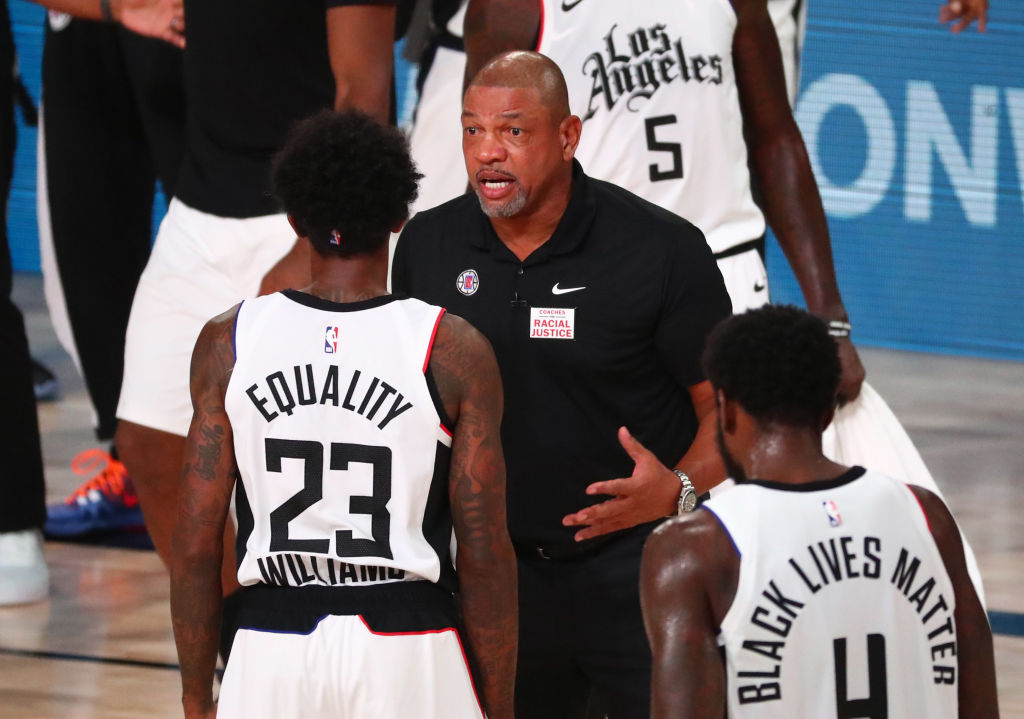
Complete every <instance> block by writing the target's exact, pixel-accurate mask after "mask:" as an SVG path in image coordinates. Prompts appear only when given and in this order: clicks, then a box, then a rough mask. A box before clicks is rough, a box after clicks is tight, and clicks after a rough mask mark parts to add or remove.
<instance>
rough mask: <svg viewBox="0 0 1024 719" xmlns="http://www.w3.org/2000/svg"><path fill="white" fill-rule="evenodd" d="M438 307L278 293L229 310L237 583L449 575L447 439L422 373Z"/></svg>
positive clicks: (328, 583)
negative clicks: (232, 355) (233, 317)
mask: <svg viewBox="0 0 1024 719" xmlns="http://www.w3.org/2000/svg"><path fill="white" fill-rule="evenodd" d="M443 314H444V310H443V309H441V308H439V307H434V306H431V305H428V304H425V303H423V302H420V301H419V300H412V299H396V298H394V297H391V296H385V297H379V298H375V299H372V300H367V301H365V302H357V303H351V304H337V303H332V302H327V301H325V300H320V299H318V298H315V297H311V296H309V295H304V294H302V293H299V292H294V291H291V290H288V291H286V292H285V293H278V294H274V295H268V296H265V297H260V298H257V299H255V300H247V301H246V302H245V303H243V304H242V306H241V307H240V308H239V311H238V317H237V320H236V324H235V366H234V370H233V372H232V375H231V380H230V382H229V383H228V388H227V397H226V402H225V404H226V408H227V413H228V417H229V418H230V420H231V427H232V431H233V433H234V447H235V456H236V458H237V461H238V469H239V474H240V481H239V482H238V483H237V485H236V487H237V488H236V497H235V507H236V510H237V517H238V539H237V546H238V581H239V582H240V583H241V584H243V585H250V584H259V583H263V584H277V585H286V586H309V585H326V586H340V585H355V586H361V585H367V584H378V583H382V582H393V581H401V580H407V579H427V580H429V581H432V582H438V581H444V582H447V581H448V580H449V579H450V578H451V577H452V576H453V575H452V569H451V560H450V559H449V554H448V546H449V543H450V541H451V532H452V525H451V514H450V511H449V506H448V482H447V473H448V456H449V448H450V447H451V435H450V433H449V431H448V429H446V428H445V427H444V426H443V425H442V421H441V415H440V414H439V410H438V409H437V405H435V401H434V399H433V397H434V396H436V393H432V391H431V388H430V387H428V381H427V378H426V370H427V364H428V362H429V358H430V351H431V347H432V344H433V339H434V333H435V332H436V329H437V326H438V323H439V322H440V319H441V316H442V315H443ZM442 411H443V410H442Z"/></svg>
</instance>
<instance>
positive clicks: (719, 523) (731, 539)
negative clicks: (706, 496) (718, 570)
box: [700, 504, 743, 559]
mask: <svg viewBox="0 0 1024 719" xmlns="http://www.w3.org/2000/svg"><path fill="white" fill-rule="evenodd" d="M700 508H701V509H703V510H704V511H705V512H707V513H708V514H710V515H711V516H712V517H714V518H715V521H716V522H718V526H720V527H721V528H722V531H723V532H725V536H727V537H728V538H729V544H731V545H732V548H733V549H735V550H736V556H737V557H739V558H740V559H743V552H741V551H740V548H739V547H738V546H737V544H736V540H735V539H733V538H732V532H730V531H729V528H728V527H726V526H725V522H723V521H722V518H721V517H719V516H718V515H717V514H715V511H714V510H713V509H711V508H710V507H708V506H707V505H706V504H702V505H701V507H700Z"/></svg>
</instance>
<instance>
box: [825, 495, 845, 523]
mask: <svg viewBox="0 0 1024 719" xmlns="http://www.w3.org/2000/svg"><path fill="white" fill-rule="evenodd" d="M821 506H822V507H824V508H825V514H827V515H828V523H829V524H830V525H831V526H833V527H838V526H839V525H840V524H842V523H843V518H842V517H841V516H839V507H837V506H836V503H835V502H833V501H832V500H831V499H830V500H829V501H827V502H822V503H821Z"/></svg>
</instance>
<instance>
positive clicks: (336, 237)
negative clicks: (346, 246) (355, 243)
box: [328, 230, 341, 247]
mask: <svg viewBox="0 0 1024 719" xmlns="http://www.w3.org/2000/svg"><path fill="white" fill-rule="evenodd" d="M328 242H330V243H331V244H332V245H334V246H335V247H340V246H341V233H340V232H338V231H337V230H331V239H330V240H328Z"/></svg>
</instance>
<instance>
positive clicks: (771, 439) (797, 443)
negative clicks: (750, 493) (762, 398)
mask: <svg viewBox="0 0 1024 719" xmlns="http://www.w3.org/2000/svg"><path fill="white" fill-rule="evenodd" d="M743 464H744V467H743V469H744V471H745V472H746V475H747V477H749V478H750V479H764V480H770V481H773V482H782V483H785V484H804V483H806V482H813V481H816V480H819V479H832V478H834V477H838V476H839V475H841V474H842V473H843V472H845V471H846V470H847V469H848V467H845V466H843V465H841V464H837V463H836V462H833V461H832V460H830V459H829V458H828V457H826V456H825V455H824V454H823V453H822V451H821V435H820V434H819V433H816V432H805V431H800V430H793V429H789V428H783V429H775V430H770V431H767V432H763V433H761V434H760V435H759V436H758V438H757V439H756V440H755V442H754V443H753V444H752V445H751V447H750V450H749V452H748V453H747V457H746V461H744V462H743Z"/></svg>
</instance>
